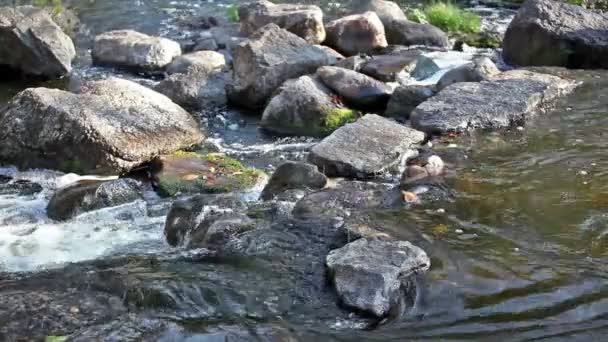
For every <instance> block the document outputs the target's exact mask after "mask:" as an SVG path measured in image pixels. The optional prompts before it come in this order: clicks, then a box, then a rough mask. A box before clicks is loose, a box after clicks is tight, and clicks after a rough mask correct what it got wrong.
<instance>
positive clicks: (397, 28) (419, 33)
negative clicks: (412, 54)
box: [384, 19, 449, 47]
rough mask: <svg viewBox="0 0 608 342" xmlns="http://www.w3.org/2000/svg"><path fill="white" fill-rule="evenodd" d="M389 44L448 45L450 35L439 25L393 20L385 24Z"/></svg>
mask: <svg viewBox="0 0 608 342" xmlns="http://www.w3.org/2000/svg"><path fill="white" fill-rule="evenodd" d="M384 28H385V30H386V39H387V41H388V43H389V44H396V45H406V46H409V45H425V46H438V47H447V46H448V44H449V41H448V36H447V35H446V34H445V33H444V32H443V31H441V30H440V29H438V28H437V27H435V26H433V25H429V24H419V23H415V22H412V21H409V20H403V19H400V20H392V21H391V22H390V23H389V24H386V25H385V26H384Z"/></svg>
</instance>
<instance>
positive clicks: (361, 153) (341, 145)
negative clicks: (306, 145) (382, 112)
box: [308, 114, 425, 178]
mask: <svg viewBox="0 0 608 342" xmlns="http://www.w3.org/2000/svg"><path fill="white" fill-rule="evenodd" d="M424 138H425V137H424V133H422V132H419V131H416V130H414V129H411V128H409V127H405V126H402V125H400V124H398V123H396V122H394V121H391V120H389V119H386V118H383V117H381V116H378V115H375V114H368V115H365V116H364V117H362V118H361V119H359V120H358V121H357V122H355V123H352V124H348V125H345V126H344V127H341V128H339V129H338V130H336V131H335V132H334V133H332V134H331V135H330V136H329V137H327V138H325V139H323V141H321V142H320V143H319V144H317V145H315V146H314V147H313V148H312V150H311V152H310V154H309V156H308V158H309V161H310V162H311V163H313V164H315V165H317V166H318V167H319V170H321V171H322V172H323V173H324V174H326V175H327V176H329V177H350V178H369V177H373V176H375V175H378V174H380V173H382V172H385V171H387V170H388V169H390V168H391V167H393V166H396V165H398V164H399V163H400V162H401V160H402V158H403V157H404V156H405V155H406V154H407V153H408V151H409V150H410V149H411V148H413V147H414V146H415V145H416V144H418V143H421V142H422V141H423V140H424Z"/></svg>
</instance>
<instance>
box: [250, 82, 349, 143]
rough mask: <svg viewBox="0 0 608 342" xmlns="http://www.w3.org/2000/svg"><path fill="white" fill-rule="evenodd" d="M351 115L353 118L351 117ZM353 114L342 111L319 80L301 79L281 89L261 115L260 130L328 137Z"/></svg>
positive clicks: (288, 83) (329, 91) (284, 85)
mask: <svg viewBox="0 0 608 342" xmlns="http://www.w3.org/2000/svg"><path fill="white" fill-rule="evenodd" d="M349 115H350V117H349ZM353 115H354V114H353V111H351V110H349V109H347V108H341V107H340V106H339V103H337V102H336V101H335V96H334V95H333V93H332V92H331V90H330V89H329V88H327V87H326V86H325V85H324V84H323V82H321V81H319V80H318V79H317V78H316V77H311V76H301V77H299V78H297V79H294V80H289V81H287V82H285V83H284V84H283V86H281V88H280V90H279V92H278V94H277V95H275V96H274V97H273V98H272V99H271V100H270V102H269V103H268V105H267V106H266V109H265V110H264V113H263V114H262V121H261V122H260V126H261V127H262V128H264V129H265V130H267V131H270V132H274V133H278V134H285V135H303V136H313V137H317V136H318V137H322V136H327V135H328V134H330V133H331V132H333V131H334V130H335V129H336V128H337V124H335V123H338V124H340V123H342V122H341V121H340V120H338V121H336V120H334V118H337V119H340V118H344V119H345V120H348V119H349V118H352V117H353Z"/></svg>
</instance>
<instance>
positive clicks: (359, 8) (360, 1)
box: [351, 0, 407, 26]
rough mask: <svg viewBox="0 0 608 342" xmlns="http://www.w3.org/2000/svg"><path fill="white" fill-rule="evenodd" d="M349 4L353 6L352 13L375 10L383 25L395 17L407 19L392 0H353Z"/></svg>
mask: <svg viewBox="0 0 608 342" xmlns="http://www.w3.org/2000/svg"><path fill="white" fill-rule="evenodd" d="M351 6H352V8H353V10H352V13H365V12H369V11H371V12H375V13H376V14H377V15H378V17H379V18H380V20H381V21H382V24H384V25H385V26H386V25H388V24H389V23H390V22H391V21H392V20H395V19H398V20H406V19H407V17H406V16H405V13H403V10H402V9H401V8H400V7H399V5H397V4H396V3H394V2H392V1H385V0H354V1H353V2H352V4H351Z"/></svg>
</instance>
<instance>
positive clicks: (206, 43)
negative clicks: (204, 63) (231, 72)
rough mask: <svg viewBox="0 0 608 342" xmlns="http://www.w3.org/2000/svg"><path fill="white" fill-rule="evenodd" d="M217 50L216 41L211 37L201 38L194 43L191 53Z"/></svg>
mask: <svg viewBox="0 0 608 342" xmlns="http://www.w3.org/2000/svg"><path fill="white" fill-rule="evenodd" d="M218 49H219V45H218V44H217V41H216V40H215V39H214V38H212V37H202V38H200V39H197V40H196V42H194V47H193V48H192V51H194V52H196V51H217V50H218Z"/></svg>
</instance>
